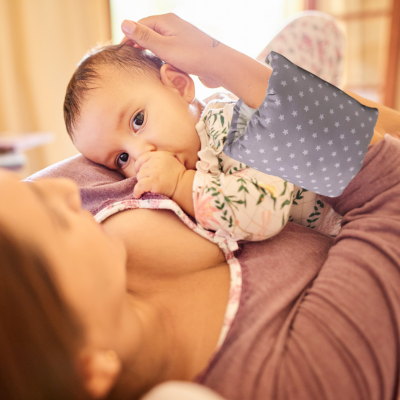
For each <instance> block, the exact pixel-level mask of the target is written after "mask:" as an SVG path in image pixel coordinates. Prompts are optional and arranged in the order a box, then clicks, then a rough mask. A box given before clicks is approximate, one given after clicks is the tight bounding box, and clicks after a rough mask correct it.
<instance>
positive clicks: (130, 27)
mask: <svg viewBox="0 0 400 400" xmlns="http://www.w3.org/2000/svg"><path fill="white" fill-rule="evenodd" d="M135 28H136V24H135V23H134V22H133V21H128V20H127V19H126V20H125V21H124V22H123V23H122V25H121V29H122V30H123V31H124V32H125V33H127V34H128V35H131V34H132V33H133V32H134V31H135Z"/></svg>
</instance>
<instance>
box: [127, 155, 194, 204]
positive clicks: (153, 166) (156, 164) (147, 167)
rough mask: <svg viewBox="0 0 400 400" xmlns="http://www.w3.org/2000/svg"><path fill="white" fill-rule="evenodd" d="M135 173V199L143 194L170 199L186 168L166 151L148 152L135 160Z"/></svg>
mask: <svg viewBox="0 0 400 400" xmlns="http://www.w3.org/2000/svg"><path fill="white" fill-rule="evenodd" d="M135 171H136V174H137V176H136V177H137V180H138V183H137V184H136V185H135V188H134V189H133V194H134V196H135V197H136V198H139V197H140V196H141V195H142V194H143V193H145V192H151V193H161V194H164V195H166V196H168V197H169V198H172V196H173V195H174V193H175V190H176V188H177V186H178V182H179V181H180V179H181V178H182V176H183V174H184V173H185V171H186V168H185V167H184V166H183V165H182V163H180V162H179V160H178V159H177V158H175V156H173V155H172V154H171V153H169V152H167V151H149V152H146V153H143V154H142V155H141V156H140V157H139V158H138V159H137V160H136V162H135Z"/></svg>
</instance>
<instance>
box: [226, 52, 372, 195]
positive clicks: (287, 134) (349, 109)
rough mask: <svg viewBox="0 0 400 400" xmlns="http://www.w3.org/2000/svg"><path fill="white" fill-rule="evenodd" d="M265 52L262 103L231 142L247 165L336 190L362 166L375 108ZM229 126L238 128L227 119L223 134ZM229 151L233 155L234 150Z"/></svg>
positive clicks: (322, 189) (310, 185)
mask: <svg viewBox="0 0 400 400" xmlns="http://www.w3.org/2000/svg"><path fill="white" fill-rule="evenodd" d="M270 56H271V57H268V62H269V63H270V65H271V67H272V69H273V73H272V75H271V77H270V79H269V82H268V92H267V94H266V97H265V101H264V102H263V106H262V107H261V106H260V108H259V109H258V111H257V112H258V114H257V115H256V116H254V117H253V118H251V121H252V123H251V124H248V125H247V128H246V134H245V135H243V136H239V138H238V139H237V142H238V143H237V144H238V145H236V146H232V148H233V149H235V150H234V151H238V152H240V154H237V158H238V159H240V160H241V162H243V163H248V165H251V166H252V167H253V168H256V169H258V168H259V169H260V170H262V171H265V173H268V174H271V175H273V176H274V175H275V176H277V177H284V178H285V179H286V180H287V181H288V182H291V183H293V184H296V185H299V186H300V187H302V188H305V189H308V190H311V191H316V193H319V194H323V195H326V196H332V197H334V196H338V195H339V194H341V192H342V190H343V189H344V188H345V187H346V186H347V185H348V183H349V182H350V180H351V179H353V178H354V177H355V176H356V175H357V173H358V171H359V170H360V169H361V167H362V162H363V159H364V157H365V154H366V152H367V147H368V145H369V142H370V141H371V138H372V135H373V128H374V126H375V123H376V120H377V115H378V113H377V111H376V109H373V108H370V107H366V106H361V105H360V104H359V103H358V102H357V101H354V99H352V98H351V97H350V96H349V95H347V94H346V93H344V92H343V91H341V90H340V89H338V88H336V87H334V86H333V85H330V84H328V83H326V82H324V81H322V80H321V79H320V78H318V77H317V76H315V75H313V74H311V73H308V72H306V71H304V70H302V69H301V68H298V67H296V66H294V64H293V63H291V62H290V61H289V60H287V59H286V58H284V57H282V56H280V55H278V54H277V53H275V52H271V53H270ZM292 66H294V68H291V67H292ZM272 96H273V97H272ZM267 103H269V107H266V105H267ZM344 104H346V106H344ZM271 105H272V106H271ZM235 113H236V114H235ZM237 113H238V111H236V108H235V110H234V119H233V120H235V115H237V116H240V117H241V118H242V119H241V120H240V121H241V122H240V123H241V124H242V125H241V126H243V121H244V123H245V124H247V119H246V118H247V117H245V114H244V113H243V114H242V112H241V111H240V112H239V114H237ZM236 120H237V118H236ZM257 122H260V123H259V124H257ZM228 126H229V125H228ZM245 126H246V125H245ZM311 129H312V130H311ZM234 130H235V132H236V131H237V132H241V131H242V132H243V128H240V130H239V128H236V127H232V125H231V126H230V131H229V134H230V133H231V131H232V132H233V131H234ZM274 132H276V133H274ZM300 132H301V133H300ZM229 134H228V142H229ZM300 135H301V136H300ZM246 140H248V141H247V142H246ZM240 143H243V145H244V144H246V146H245V147H243V146H241V145H240ZM224 150H225V148H224ZM251 153H254V155H252V154H251ZM274 154H275V157H271V156H272V155H274ZM227 155H229V153H227ZM229 156H230V157H232V158H234V159H235V156H234V153H232V154H231V155H229ZM242 156H243V157H242ZM295 158H296V164H293V161H294V159H295ZM269 161H271V163H269ZM257 163H259V164H257ZM267 165H269V167H268V168H267ZM305 169H307V173H305ZM283 171H285V172H283ZM283 173H285V175H283ZM339 177H340V181H339Z"/></svg>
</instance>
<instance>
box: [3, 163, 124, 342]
mask: <svg viewBox="0 0 400 400" xmlns="http://www.w3.org/2000/svg"><path fill="white" fill-rule="evenodd" d="M0 193H1V196H0V224H1V226H2V227H4V228H5V229H6V231H7V232H8V233H9V234H10V235H11V236H14V237H15V238H16V239H17V240H18V241H22V242H23V243H27V244H30V245H33V246H34V247H35V248H36V249H37V250H39V251H40V252H41V253H42V255H43V256H44V257H45V258H46V259H47V260H48V261H49V265H50V266H51V268H52V270H51V271H50V273H51V274H52V275H53V277H54V279H55V282H56V284H57V285H58V286H59V289H60V291H61V293H62V295H63V296H64V298H65V299H66V301H67V303H68V304H69V305H70V306H71V307H72V309H73V310H74V311H75V312H76V313H77V315H78V316H79V317H80V318H81V320H82V321H83V323H84V326H85V328H86V329H85V331H86V334H87V337H86V340H87V341H89V342H90V343H91V344H92V345H93V346H99V347H104V346H107V345H109V346H110V348H112V347H111V346H112V340H113V339H112V337H113V336H114V335H115V330H116V329H117V327H118V326H119V321H118V318H119V316H120V315H121V310H122V308H123V307H124V304H125V302H126V273H125V263H126V251H125V248H124V246H123V244H122V242H121V241H120V240H119V239H117V238H115V237H111V236H109V235H108V234H106V233H105V231H104V230H103V229H102V227H101V225H99V224H97V223H96V222H95V221H94V219H93V217H92V215H91V214H90V213H89V212H88V211H85V210H82V208H81V200H80V195H79V191H78V188H77V187H76V185H75V184H74V183H73V182H72V181H69V180H64V179H45V180H42V181H37V182H35V183H21V182H19V180H18V176H17V175H15V174H13V173H10V172H8V171H4V170H1V169H0ZM117 336H118V335H117ZM108 341H109V342H110V343H108Z"/></svg>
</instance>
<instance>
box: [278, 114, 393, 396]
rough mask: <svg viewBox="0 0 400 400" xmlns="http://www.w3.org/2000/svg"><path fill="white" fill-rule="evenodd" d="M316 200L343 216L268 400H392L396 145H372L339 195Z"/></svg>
mask: <svg viewBox="0 0 400 400" xmlns="http://www.w3.org/2000/svg"><path fill="white" fill-rule="evenodd" d="M392 122H393V123H395V121H392ZM382 123H383V126H384V127H387V126H393V127H394V128H396V124H394V125H391V123H389V124H388V125H386V121H385V120H383V121H382ZM397 126H400V125H397ZM324 200H325V201H326V202H328V203H330V204H331V205H332V206H333V208H334V210H335V211H337V212H338V213H340V215H343V216H344V217H343V220H342V229H341V231H340V233H339V234H338V236H337V237H336V238H335V241H334V246H333V247H332V248H331V249H330V250H329V253H328V257H327V259H326V261H325V262H324V264H323V266H322V268H321V270H320V272H319V274H318V276H317V277H316V279H315V280H314V282H313V284H312V286H311V287H310V288H309V289H308V290H307V291H306V293H305V296H304V298H303V301H302V302H301V303H300V305H299V307H298V309H297V310H296V315H295V316H294V318H293V321H292V322H291V324H290V332H289V333H288V335H287V340H286V342H285V351H284V353H283V355H282V356H281V358H280V359H279V365H278V367H277V369H276V371H275V373H276V381H275V382H276V386H275V390H274V393H275V397H274V398H276V399H279V398H285V399H287V398H297V399H303V398H304V399H310V398H320V399H322V398H329V399H341V400H342V399H352V400H354V399H359V400H362V399H388V400H389V399H395V398H397V397H398V394H399V364H400V296H399V287H400V247H399V243H400V141H398V140H395V139H393V138H391V137H389V136H386V137H385V140H383V141H381V142H379V143H377V144H376V145H374V146H373V147H372V148H371V149H370V150H369V152H368V153H367V156H366V157H365V160H364V165H363V168H362V170H361V171H360V172H359V173H358V174H357V176H356V177H355V178H354V180H352V181H351V183H350V184H349V186H348V187H347V188H346V189H345V190H344V192H343V193H342V194H341V195H340V196H339V197H336V198H328V197H324Z"/></svg>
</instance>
